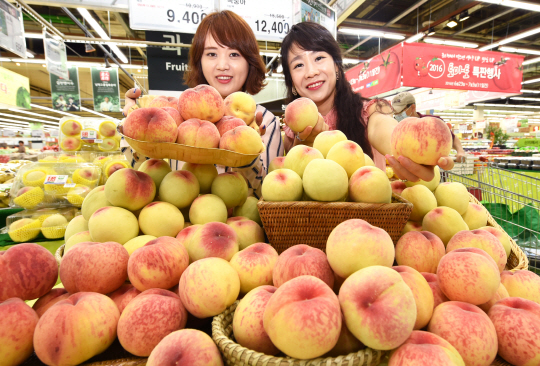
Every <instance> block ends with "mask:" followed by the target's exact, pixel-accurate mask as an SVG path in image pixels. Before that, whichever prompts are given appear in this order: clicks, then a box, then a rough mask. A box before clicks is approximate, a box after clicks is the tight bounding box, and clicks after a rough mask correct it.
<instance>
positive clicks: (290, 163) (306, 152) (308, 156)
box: [283, 145, 324, 178]
mask: <svg viewBox="0 0 540 366" xmlns="http://www.w3.org/2000/svg"><path fill="white" fill-rule="evenodd" d="M315 159H324V157H323V155H322V154H321V152H320V151H319V150H317V149H314V148H312V147H309V146H306V145H296V146H295V147H293V148H292V149H291V150H289V152H288V153H287V156H285V162H284V163H283V168H285V169H290V170H293V171H295V172H296V174H298V175H299V176H300V178H302V177H303V176H304V170H306V166H307V165H308V164H309V163H310V162H311V161H313V160H315Z"/></svg>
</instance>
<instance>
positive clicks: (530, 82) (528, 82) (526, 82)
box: [521, 78, 540, 84]
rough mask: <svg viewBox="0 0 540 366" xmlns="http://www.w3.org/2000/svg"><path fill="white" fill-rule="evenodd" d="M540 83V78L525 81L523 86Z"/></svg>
mask: <svg viewBox="0 0 540 366" xmlns="http://www.w3.org/2000/svg"><path fill="white" fill-rule="evenodd" d="M539 81H540V78H537V79H531V80H525V81H523V82H522V83H521V84H532V83H537V82H539Z"/></svg>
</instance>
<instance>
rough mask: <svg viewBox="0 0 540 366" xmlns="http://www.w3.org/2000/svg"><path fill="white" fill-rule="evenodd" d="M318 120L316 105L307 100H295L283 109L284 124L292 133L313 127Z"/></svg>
mask: <svg viewBox="0 0 540 366" xmlns="http://www.w3.org/2000/svg"><path fill="white" fill-rule="evenodd" d="M318 120H319V110H318V109H317V105H316V104H315V103H314V102H313V101H312V100H311V99H309V98H297V99H295V100H294V101H292V102H291V103H289V104H288V105H287V107H286V108H285V123H287V126H289V128H290V129H291V130H293V131H294V132H302V131H304V130H305V129H306V127H315V125H316V124H317V121H318Z"/></svg>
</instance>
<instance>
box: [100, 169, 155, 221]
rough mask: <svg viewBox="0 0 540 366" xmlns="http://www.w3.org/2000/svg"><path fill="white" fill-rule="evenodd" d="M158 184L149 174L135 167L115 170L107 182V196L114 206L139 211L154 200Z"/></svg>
mask: <svg viewBox="0 0 540 366" xmlns="http://www.w3.org/2000/svg"><path fill="white" fill-rule="evenodd" d="M155 195H156V184H155V183H154V180H153V179H152V177H150V176H149V175H148V174H146V173H143V172H139V171H136V170H133V169H120V170H118V171H116V172H114V174H113V175H111V176H110V177H109V179H107V183H105V197H107V201H109V202H110V203H111V205H112V206H117V207H122V208H125V209H127V210H130V211H137V210H140V209H141V208H143V207H144V206H146V205H147V204H149V203H150V202H152V201H153V200H154V197H155Z"/></svg>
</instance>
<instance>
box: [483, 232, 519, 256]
mask: <svg viewBox="0 0 540 366" xmlns="http://www.w3.org/2000/svg"><path fill="white" fill-rule="evenodd" d="M480 229H482V230H485V231H489V232H490V233H491V234H493V235H495V237H496V238H497V239H499V241H500V242H501V244H502V246H503V247H504V251H505V252H506V256H507V257H510V253H511V251H512V247H511V245H510V237H509V236H508V234H507V233H506V232H504V231H503V230H502V229H497V228H495V227H493V226H484V227H481V228H480Z"/></svg>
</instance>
